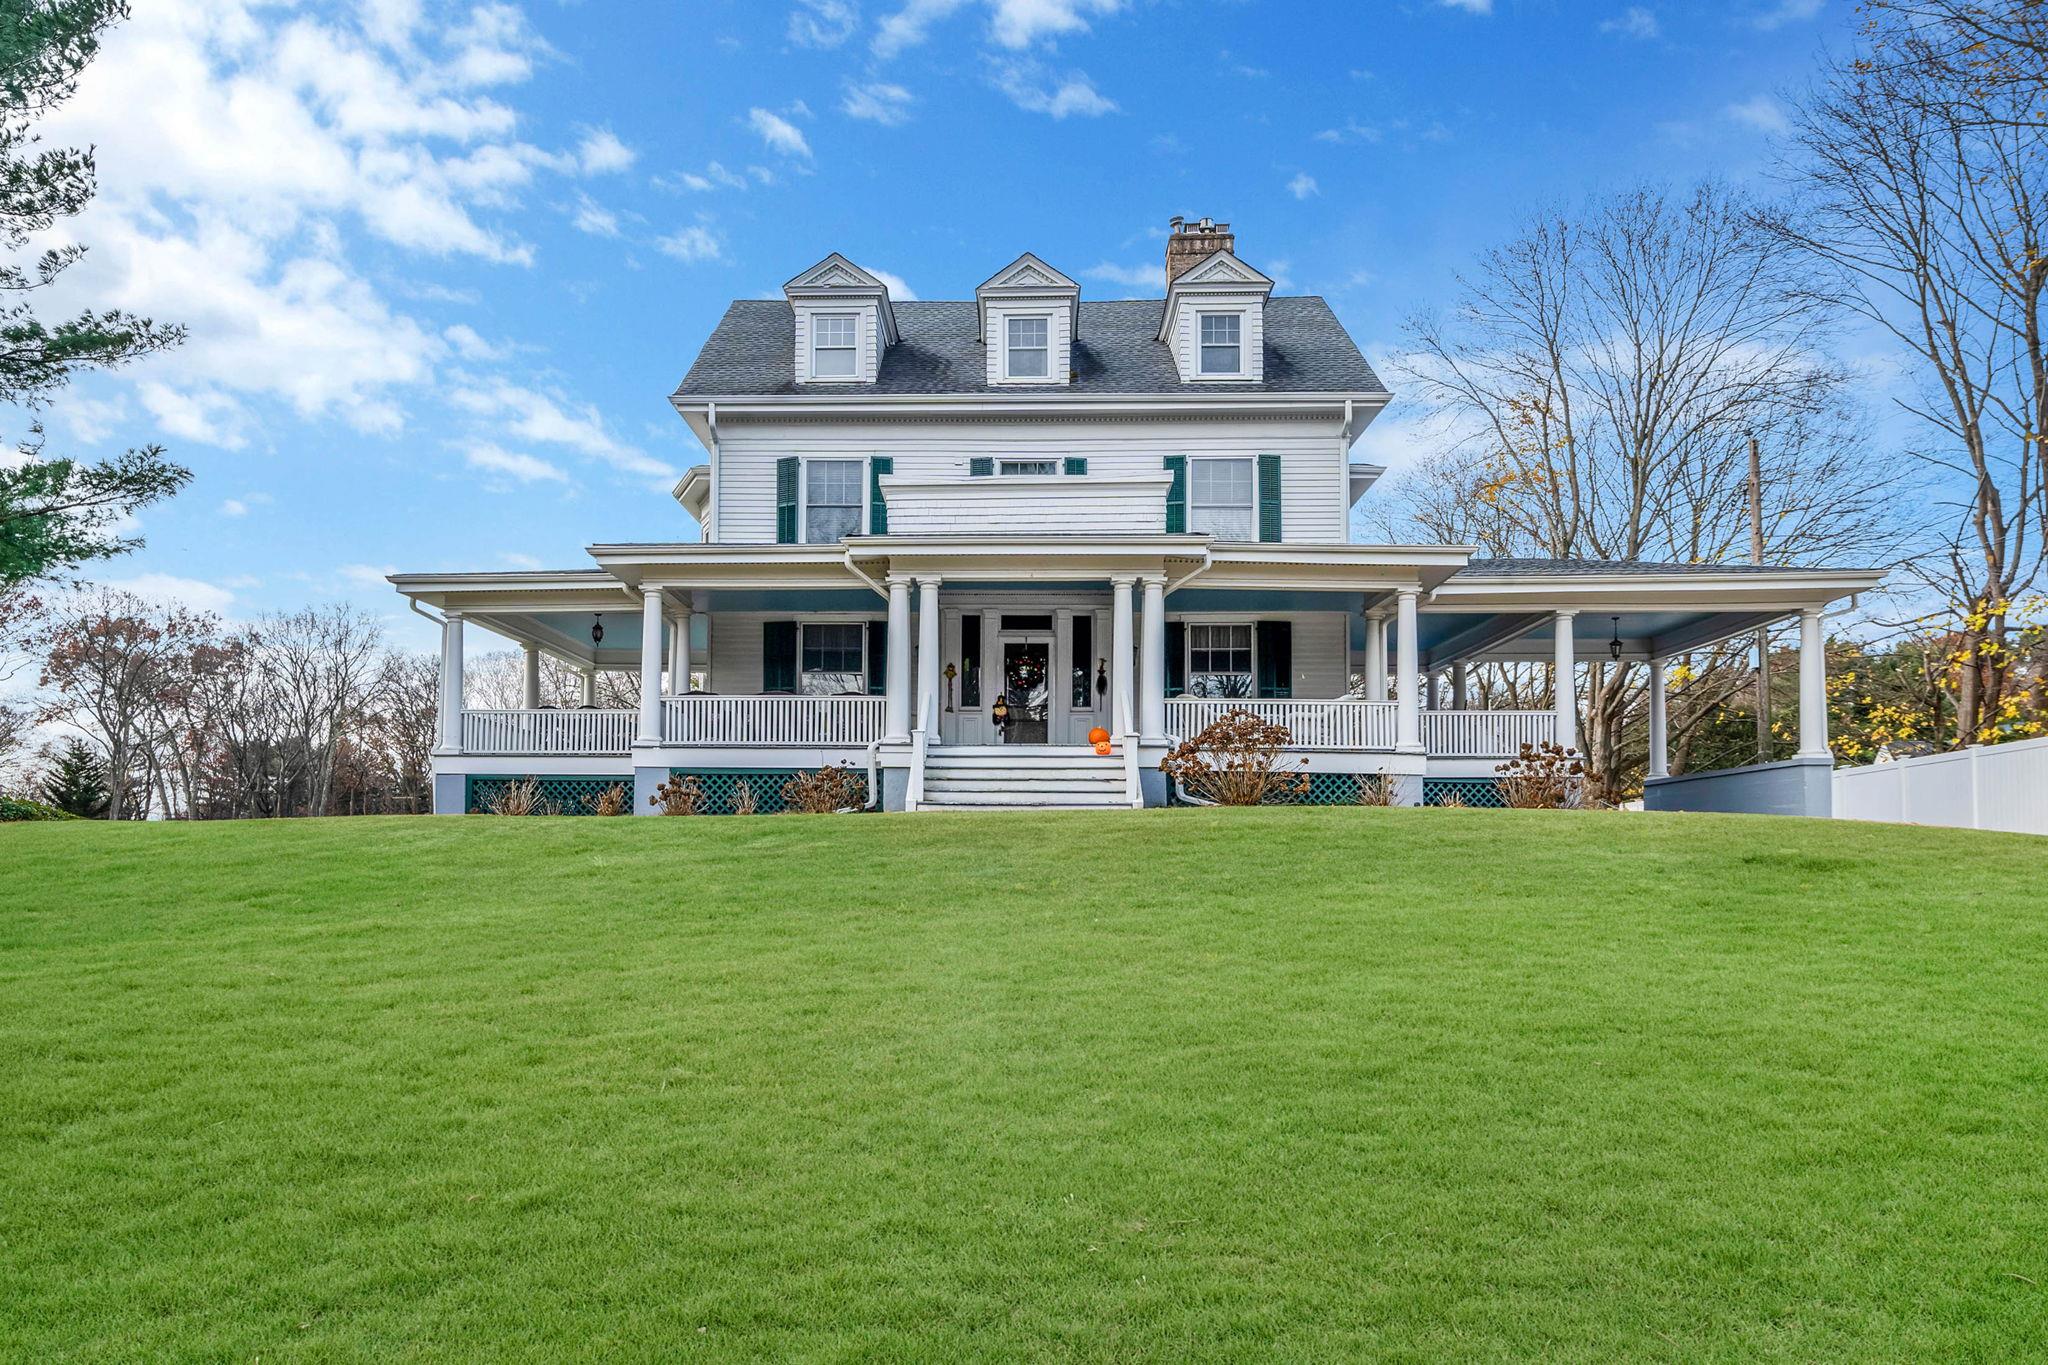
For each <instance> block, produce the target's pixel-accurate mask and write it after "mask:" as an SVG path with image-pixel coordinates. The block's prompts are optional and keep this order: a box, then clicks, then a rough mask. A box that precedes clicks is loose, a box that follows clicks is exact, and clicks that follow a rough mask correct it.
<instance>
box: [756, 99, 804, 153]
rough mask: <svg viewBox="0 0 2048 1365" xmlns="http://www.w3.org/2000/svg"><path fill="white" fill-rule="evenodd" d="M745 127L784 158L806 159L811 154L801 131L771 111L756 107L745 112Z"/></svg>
mask: <svg viewBox="0 0 2048 1365" xmlns="http://www.w3.org/2000/svg"><path fill="white" fill-rule="evenodd" d="M747 126H748V127H750V128H752V129H753V130H754V132H755V134H756V135H758V136H759V137H760V139H761V140H762V141H763V142H765V143H767V144H768V146H769V147H770V148H771V149H773V150H774V151H778V152H780V153H782V154H783V155H784V156H798V157H805V158H808V157H809V156H810V154H811V144H810V143H809V142H808V141H806V140H805V138H804V134H803V130H802V129H801V128H799V127H797V126H796V125H795V124H794V123H791V122H790V121H789V120H788V119H786V118H784V117H783V116H782V115H780V114H778V113H775V112H774V111H772V110H768V109H762V108H759V107H758V106H757V107H755V108H752V109H749V110H747Z"/></svg>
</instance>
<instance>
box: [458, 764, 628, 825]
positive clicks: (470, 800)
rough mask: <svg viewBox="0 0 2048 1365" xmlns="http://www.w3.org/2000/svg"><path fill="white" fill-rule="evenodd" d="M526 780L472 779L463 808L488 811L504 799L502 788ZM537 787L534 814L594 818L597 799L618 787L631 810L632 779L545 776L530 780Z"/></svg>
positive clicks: (521, 777) (517, 777)
mask: <svg viewBox="0 0 2048 1365" xmlns="http://www.w3.org/2000/svg"><path fill="white" fill-rule="evenodd" d="M527 780H528V779H527V778H526V776H525V775H524V774H506V775H503V776H497V777H485V776H475V775H473V776H471V777H470V779H469V781H468V783H467V785H466V787H465V790H464V796H463V801H462V808H463V809H464V810H466V811H468V812H470V813H471V814H472V815H476V814H481V813H485V812H488V811H489V810H490V809H491V807H492V806H494V805H495V804H497V802H498V801H499V800H500V798H502V797H503V796H504V793H505V788H507V787H509V786H511V785H512V784H513V783H514V782H524V781H527ZM532 780H533V781H534V782H535V783H537V784H538V785H539V788H540V791H539V808H538V809H537V810H535V811H534V812H533V813H534V814H535V815H595V814H597V801H598V798H599V797H601V796H603V795H604V793H605V791H606V790H607V789H609V788H611V787H619V788H622V789H623V790H624V791H625V794H626V813H627V814H629V815H630V814H631V813H632V810H633V777H632V774H630V773H628V774H626V775H624V776H619V775H616V774H615V775H613V776H610V777H563V776H558V775H557V776H546V777H534V778H533V779H532Z"/></svg>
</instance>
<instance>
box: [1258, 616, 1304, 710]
mask: <svg viewBox="0 0 2048 1365" xmlns="http://www.w3.org/2000/svg"><path fill="white" fill-rule="evenodd" d="M1253 644H1254V646H1255V647H1256V652H1257V654H1258V656H1259V657H1258V664H1257V667H1258V674H1259V695H1260V696H1261V697H1291V696H1293V695H1294V623H1293V622H1291V621H1261V622H1259V623H1258V627H1257V629H1256V630H1255V631H1254V633H1253Z"/></svg>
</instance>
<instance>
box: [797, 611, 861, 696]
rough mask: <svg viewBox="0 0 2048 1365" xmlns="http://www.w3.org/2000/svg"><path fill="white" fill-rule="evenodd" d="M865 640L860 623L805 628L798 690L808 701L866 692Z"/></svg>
mask: <svg viewBox="0 0 2048 1365" xmlns="http://www.w3.org/2000/svg"><path fill="white" fill-rule="evenodd" d="M866 636H867V629H866V627H864V626H862V625H860V624H859V623H858V622H849V623H847V624H844V625H840V624H831V625H822V624H821V625H806V626H805V627H804V643H803V653H802V659H803V663H802V675H803V676H802V681H801V685H800V686H799V688H798V690H799V691H801V692H802V693H803V694H804V695H805V696H809V697H836V696H840V695H842V694H845V693H851V692H865V691H867V686H868V682H867V673H866V660H865V658H863V657H862V649H863V647H864V646H865V644H866Z"/></svg>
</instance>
